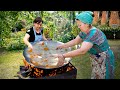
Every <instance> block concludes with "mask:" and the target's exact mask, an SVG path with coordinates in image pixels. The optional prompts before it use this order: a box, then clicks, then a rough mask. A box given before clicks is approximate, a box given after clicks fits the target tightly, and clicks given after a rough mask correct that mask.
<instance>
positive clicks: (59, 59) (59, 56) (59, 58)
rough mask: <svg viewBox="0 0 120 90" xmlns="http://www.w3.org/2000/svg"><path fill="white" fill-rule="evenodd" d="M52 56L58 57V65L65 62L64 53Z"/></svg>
mask: <svg viewBox="0 0 120 90" xmlns="http://www.w3.org/2000/svg"><path fill="white" fill-rule="evenodd" d="M52 56H53V57H55V58H58V63H57V66H62V65H63V64H64V60H65V58H64V56H63V55H62V54H53V55H52Z"/></svg>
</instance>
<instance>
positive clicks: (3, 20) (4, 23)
mask: <svg viewBox="0 0 120 90" xmlns="http://www.w3.org/2000/svg"><path fill="white" fill-rule="evenodd" d="M17 15H18V12H17V11H0V38H4V37H9V33H10V32H11V29H12V28H13V26H14V25H15V24H16V20H17Z"/></svg>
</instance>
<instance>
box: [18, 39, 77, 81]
mask: <svg viewBox="0 0 120 90" xmlns="http://www.w3.org/2000/svg"><path fill="white" fill-rule="evenodd" d="M60 44H63V43H62V42H56V41H40V42H36V43H34V44H32V45H33V50H30V49H29V48H28V47H26V48H25V49H24V51H23V55H24V57H25V60H26V61H27V62H28V63H29V66H28V69H23V68H24V66H20V72H21V73H20V74H19V78H21V79H26V78H28V79H38V78H39V79H75V78H76V74H77V69H76V68H75V67H74V66H73V65H72V64H71V63H70V60H71V58H66V59H65V62H64V64H63V65H62V66H58V65H57V63H58V58H55V57H52V54H58V53H59V54H63V53H65V52H68V51H70V50H71V48H65V49H59V50H56V47H57V45H60Z"/></svg>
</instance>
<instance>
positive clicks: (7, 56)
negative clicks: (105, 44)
mask: <svg viewBox="0 0 120 90" xmlns="http://www.w3.org/2000/svg"><path fill="white" fill-rule="evenodd" d="M109 44H110V46H111V49H112V50H113V51H114V53H115V79H120V40H115V41H113V40H109ZM22 52H23V50H19V51H6V50H4V49H0V79H18V77H16V75H17V72H18V71H19V67H20V66H21V65H23V59H24V57H23V55H22ZM71 63H72V64H73V65H74V66H75V67H76V68H77V79H90V75H91V62H90V59H89V54H88V53H87V54H85V55H82V56H78V57H75V58H73V59H72V61H71Z"/></svg>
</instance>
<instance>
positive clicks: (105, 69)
mask: <svg viewBox="0 0 120 90" xmlns="http://www.w3.org/2000/svg"><path fill="white" fill-rule="evenodd" d="M93 17H94V14H93V12H91V11H84V12H81V13H80V14H78V15H77V16H76V23H77V25H78V28H80V30H81V31H80V33H79V35H78V36H77V37H76V38H75V39H73V40H71V41H69V42H67V43H64V44H62V45H59V46H57V48H56V49H61V48H68V47H71V46H74V45H77V44H81V46H80V48H78V49H76V50H73V51H70V52H67V53H64V54H54V55H53V56H54V57H58V65H63V63H64V60H65V58H70V57H71V58H72V57H75V56H78V55H83V54H85V53H87V52H88V53H90V58H91V59H90V60H91V64H92V65H91V67H92V72H91V79H114V62H115V59H114V53H113V51H112V50H111V48H110V46H109V44H108V40H107V38H106V36H105V34H104V33H103V32H102V31H101V30H99V29H98V28H96V27H94V26H92V22H93Z"/></svg>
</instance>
